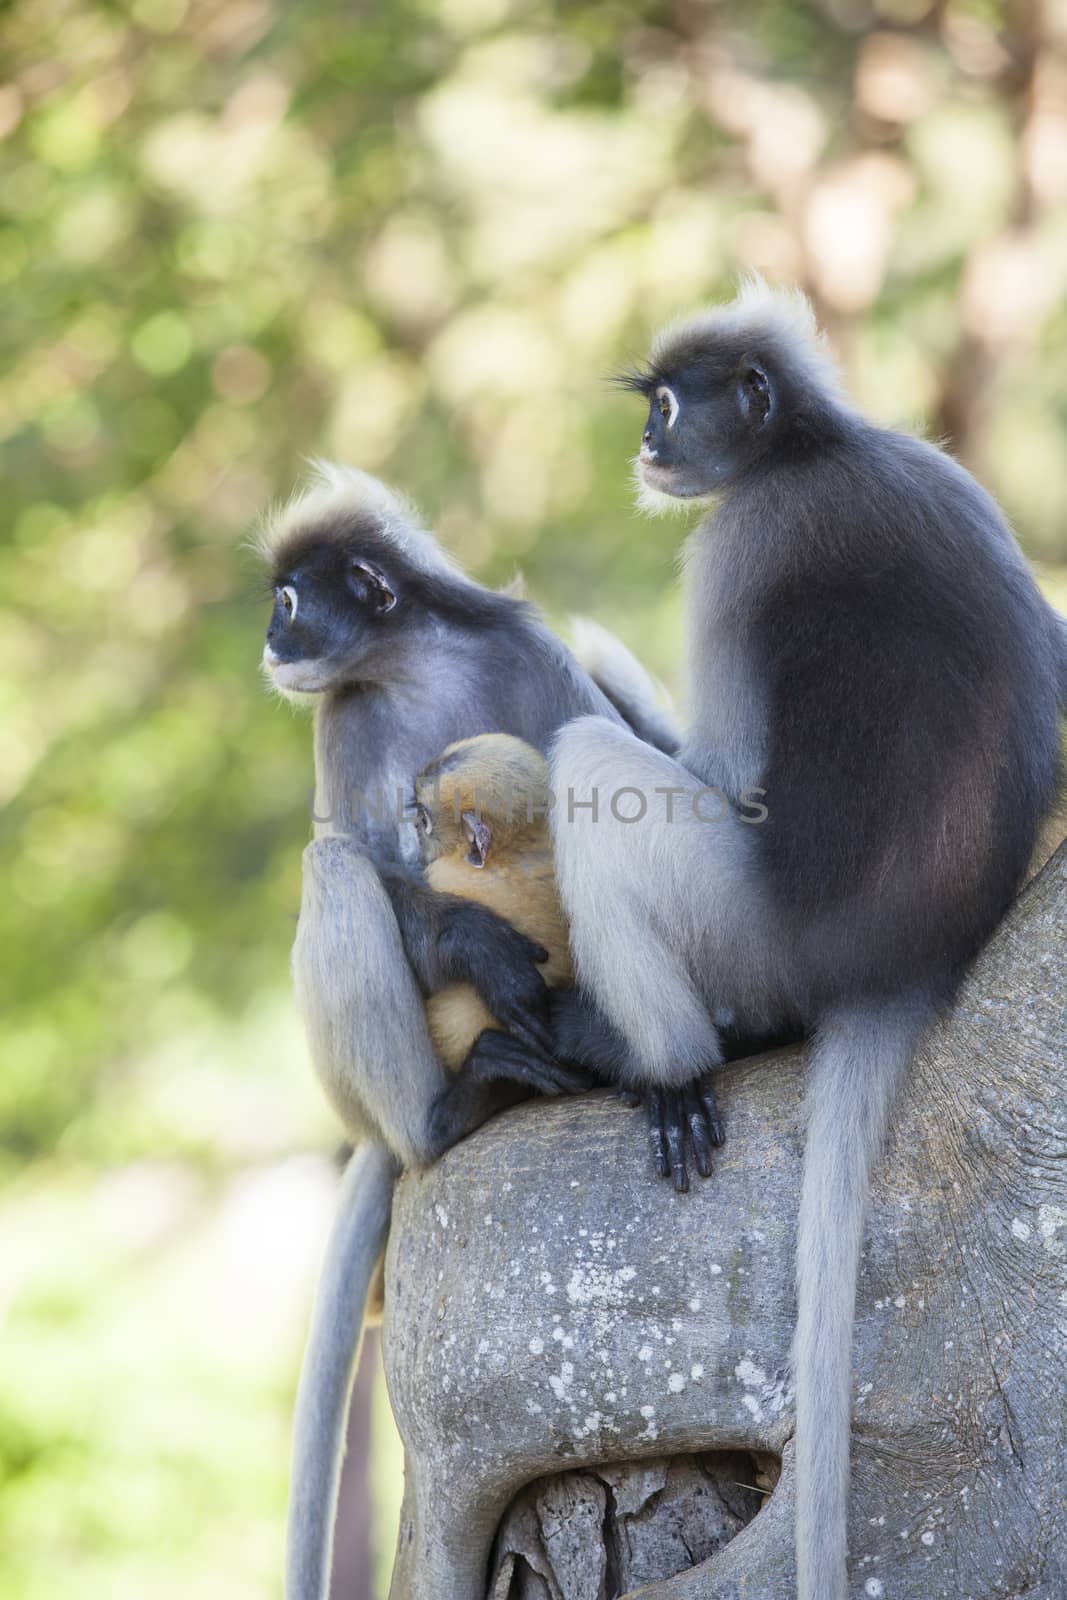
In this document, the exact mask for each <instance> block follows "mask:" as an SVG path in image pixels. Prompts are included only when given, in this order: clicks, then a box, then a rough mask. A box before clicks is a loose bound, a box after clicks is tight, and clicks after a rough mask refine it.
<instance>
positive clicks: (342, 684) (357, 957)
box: [261, 465, 674, 1600]
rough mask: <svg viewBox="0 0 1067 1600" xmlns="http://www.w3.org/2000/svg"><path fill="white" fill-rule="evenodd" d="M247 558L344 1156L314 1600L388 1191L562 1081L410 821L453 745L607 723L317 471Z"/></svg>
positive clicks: (306, 1378)
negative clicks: (302, 712)
mask: <svg viewBox="0 0 1067 1600" xmlns="http://www.w3.org/2000/svg"><path fill="white" fill-rule="evenodd" d="M261 544H262V552H263V555H264V556H265V558H266V559H267V561H268V563H269V565H270V569H271V583H272V589H273V595H274V608H273V614H272V616H271V620H270V626H269V628H268V632H267V638H266V643H265V646H264V651H263V663H264V669H265V671H266V673H267V675H268V677H269V679H270V681H271V683H272V684H273V685H274V686H275V687H276V688H277V689H279V690H280V691H281V692H282V693H283V694H285V695H288V696H291V697H300V698H303V697H314V704H315V707H316V715H315V777H316V790H315V813H314V815H315V838H314V840H313V842H312V843H311V844H310V845H309V846H308V847H307V849H306V851H305V853H304V863H303V896H302V903H301V910H300V920H299V925H298V929H297V937H296V944H295V947H294V951H293V972H294V979H295V985H296V991H297V998H298V1002H299V1005H300V1010H301V1012H302V1015H303V1019H304V1023H305V1027H306V1030H307V1034H308V1039H309V1044H310V1049H311V1056H312V1061H313V1063H314V1066H315V1068H316V1071H317V1072H318V1074H319V1076H320V1078H321V1080H322V1082H323V1085H324V1087H325V1089H326V1092H327V1094H328V1095H329V1097H330V1099H331V1101H332V1102H333V1104H334V1106H335V1108H336V1109H337V1111H338V1112H339V1114H340V1116H341V1118H342V1119H343V1121H344V1123H345V1126H346V1128H347V1129H348V1131H349V1133H350V1134H351V1135H352V1137H353V1138H354V1139H355V1140H356V1141H357V1145H358V1148H357V1150H356V1154H355V1155H354V1157H353V1159H352V1161H351V1163H350V1165H349V1168H348V1171H347V1172H346V1174H345V1178H344V1182H343V1185H342V1190H341V1196H340V1202H339V1209H338V1215H337V1221H336V1223H335V1226H334V1229H333V1231H332V1234H331V1237H330V1240H329V1243H328V1245H327V1248H326V1255H325V1261H324V1265H323V1269H322V1274H321V1279H320V1283H319V1287H318V1291H317V1295H316V1304H315V1310H314V1313H313V1317H312V1325H311V1331H310V1334H309V1339H308V1346H307V1351H306V1354H305V1357H304V1364H303V1369H302V1375H301V1381H300V1388H299V1393H298V1397H297V1407H296V1421H295V1430H294V1447H293V1469H292V1489H291V1496H290V1509H289V1526H288V1542H287V1557H286V1594H287V1596H288V1597H289V1600H325V1596H326V1595H327V1592H328V1587H329V1577H330V1553H331V1543H332V1534H333V1519H334V1508H335V1503H336V1496H337V1485H338V1477H339V1470H340V1460H341V1454H342V1447H343V1435H344V1423H345V1414H346V1409H347V1400H348V1393H349V1388H350V1384H351V1376H352V1371H353V1368H354V1363H355V1359H356V1355H357V1352H358V1345H359V1339H360V1334H361V1329H362V1322H363V1307H364V1304H365V1301H366V1296H367V1290H368V1287H369V1285H370V1282H371V1279H372V1275H373V1273H374V1269H375V1266H376V1263H377V1261H378V1259H379V1257H380V1254H381V1251H382V1248H383V1246H384V1242H385V1238H386V1234H387V1231H388V1223H389V1215H390V1210H391V1196H392V1189H393V1183H394V1180H395V1177H396V1175H397V1173H398V1171H399V1170H400V1169H401V1168H403V1167H409V1166H411V1167H417V1166H421V1165H424V1164H426V1163H428V1162H430V1161H432V1160H434V1159H435V1157H436V1156H438V1155H439V1154H440V1153H441V1152H442V1151H443V1150H445V1149H447V1148H448V1146H449V1145H451V1144H453V1143H454V1142H455V1141H456V1140H457V1139H459V1138H461V1137H462V1136H463V1135H464V1134H465V1133H467V1132H469V1131H470V1130H471V1129H472V1128H474V1127H476V1126H477V1125H478V1123H480V1122H481V1121H483V1120H484V1119H485V1118H486V1116H488V1115H489V1114H490V1113H491V1112H492V1111H493V1110H494V1109H496V1108H497V1107H498V1106H499V1105H501V1104H506V1103H508V1098H509V1091H508V1090H507V1089H506V1088H502V1087H501V1086H500V1085H498V1084H495V1083H490V1082H488V1081H486V1079H488V1078H492V1077H502V1078H507V1077H514V1076H515V1075H516V1074H517V1075H518V1076H520V1077H521V1078H522V1079H523V1081H524V1082H525V1083H526V1084H528V1085H529V1086H532V1087H534V1088H540V1089H542V1090H544V1091H546V1092H553V1091H554V1090H558V1089H560V1088H567V1087H574V1086H575V1084H576V1081H577V1080H576V1079H575V1076H574V1074H573V1072H569V1071H568V1070H567V1069H564V1070H563V1072H562V1075H561V1074H560V1071H559V1069H558V1068H557V1067H556V1066H555V1065H554V1064H553V1063H552V1062H551V1061H550V1060H546V1059H545V1057H546V1055H547V1054H548V1051H547V1050H546V1048H545V1047H546V1045H547V1044H548V1043H549V1031H548V1021H547V1015H546V1005H547V998H548V996H547V991H546V990H545V986H544V983H543V980H542V977H541V975H540V973H539V972H538V970H537V967H536V965H535V963H536V962H537V961H539V960H542V959H544V957H545V955H546V952H545V951H544V950H542V949H540V948H539V947H538V946H537V945H536V944H535V943H532V942H531V941H530V940H528V939H525V938H524V937H523V936H522V935H521V934H519V933H518V932H517V931H516V930H515V929H514V928H513V927H511V926H510V925H509V924H508V923H507V922H505V921H503V920H501V918H499V917H497V916H495V915H494V914H493V912H492V911H490V910H489V909H488V908H487V907H486V906H484V905H479V904H477V903H475V902H474V901H473V900H470V899H460V898H457V897H454V896H451V895H446V894H435V893H434V892H433V891H432V890H430V888H429V887H428V885H427V883H426V882H425V879H424V878H423V876H422V873H421V867H420V865H419V842H418V836H417V834H416V830H415V815H416V813H415V810H414V807H413V806H411V807H406V806H405V800H406V798H407V796H408V795H409V793H412V794H413V790H412V785H413V783H414V779H415V775H416V774H417V773H418V772H420V771H421V770H422V769H423V768H424V767H425V766H426V764H427V763H428V762H429V761H430V760H431V759H433V758H434V757H436V756H438V755H440V753H441V752H442V751H443V750H444V749H445V747H446V746H448V745H451V744H453V743H454V742H455V741H456V740H459V739H464V738H468V737H470V736H472V735H475V734H482V733H486V732H504V733H510V734H514V735H516V736H518V737H519V738H522V739H525V740H527V741H528V742H529V743H530V744H532V745H535V746H536V747H537V748H538V749H540V750H542V751H544V750H545V748H546V747H547V744H548V741H549V739H550V737H551V735H552V734H553V733H554V732H555V731H556V730H557V729H558V728H559V727H560V726H561V724H562V723H564V722H565V721H567V720H568V719H569V718H571V717H574V716H577V715H580V714H582V713H590V712H594V713H599V714H600V715H601V716H603V717H606V718H607V719H608V722H609V723H610V725H611V726H615V727H619V728H620V729H621V728H622V726H623V722H622V715H621V713H620V712H619V711H616V709H615V705H614V704H613V703H612V701H610V700H609V699H608V698H606V696H605V695H604V694H603V693H601V691H600V690H599V689H598V688H597V686H596V684H595V683H594V682H593V681H592V678H591V677H590V676H589V675H588V674H587V673H586V672H585V670H584V669H583V668H582V667H580V666H579V664H578V663H577V661H576V660H575V658H574V657H573V656H572V654H571V653H570V651H568V650H567V649H566V648H565V646H564V645H563V644H562V643H561V642H560V640H559V639H557V638H556V637H555V635H554V634H553V633H551V632H550V630H549V629H548V628H547V627H546V626H545V625H544V623H543V622H542V621H541V620H540V618H539V616H538V615H537V613H536V612H535V611H534V610H533V608H532V607H531V606H529V605H528V604H526V603H525V602H524V601H521V600H518V599H516V598H514V597H512V596H510V595H507V594H499V593H494V592H493V591H491V590H489V589H485V588H483V587H481V586H480V585H479V584H476V583H474V582H473V581H472V580H470V579H469V578H467V577H466V576H465V575H464V574H463V573H462V572H461V571H460V570H459V569H458V568H457V567H456V566H455V565H454V563H453V562H452V561H451V560H450V559H449V558H448V556H447V555H446V554H445V553H444V551H443V550H442V549H441V547H440V546H439V545H438V543H437V542H436V540H435V539H434V538H433V537H432V535H431V534H429V533H428V532H426V531H425V530H424V529H422V528H421V526H420V524H419V521H418V518H417V516H416V514H415V513H414V511H413V509H412V508H411V507H410V506H408V505H407V504H406V503H405V502H403V501H402V500H401V499H400V498H399V497H398V496H396V495H395V494H393V493H392V492H391V491H390V490H388V489H386V488H385V487H384V486H383V485H382V484H381V483H379V482H378V481H377V480H376V479H374V478H371V477H369V476H367V475H366V474H364V473H360V472H356V471H353V470H351V469H346V468H341V467H334V466H329V465H322V466H320V467H319V469H318V475H317V478H316V481H315V482H314V484H313V485H312V487H311V488H310V489H309V490H308V491H307V492H306V493H305V494H303V495H301V496H300V497H298V498H297V499H295V500H294V501H292V502H291V503H290V504H289V505H288V506H286V507H285V508H284V509H283V510H282V511H280V512H279V513H277V514H276V515H275V516H274V517H273V518H272V519H271V521H270V524H269V526H268V528H267V531H266V533H265V535H264V537H263V539H262V541H261ZM607 656H608V657H609V658H610V659H606V660H605V663H604V674H605V678H606V680H607V679H610V680H611V682H612V683H613V684H614V686H615V690H616V693H615V702H616V703H617V704H619V705H620V706H621V707H622V709H623V710H626V711H628V713H629V714H632V716H633V718H634V721H635V723H638V722H641V721H642V720H643V721H645V722H649V719H652V721H653V722H655V725H656V727H657V728H658V729H659V730H660V732H661V733H662V735H663V737H664V739H665V740H669V739H671V738H673V737H674V734H673V731H672V729H671V728H670V726H669V724H668V723H667V722H666V721H664V720H663V718H662V714H661V713H658V712H656V711H655V710H654V709H653V708H654V696H653V691H652V687H651V683H650V681H649V680H647V679H645V680H643V681H642V677H641V669H640V668H638V667H637V664H636V662H634V661H633V659H632V658H631V657H628V654H627V653H625V652H622V651H621V647H619V650H618V651H617V652H615V653H614V654H613V653H612V652H611V651H610V650H608V652H607ZM623 668H625V670H623ZM643 699H647V701H648V712H647V717H646V713H645V711H644V710H643V708H642V703H641V702H642V700H643ZM649 725H651V723H649ZM463 982H467V983H470V984H471V985H472V986H473V987H474V988H475V989H476V990H477V992H478V994H479V995H480V997H481V999H482V1000H483V1001H484V1003H485V1005H486V1008H487V1009H488V1011H489V1012H490V1013H491V1014H492V1016H493V1017H494V1018H496V1019H498V1020H499V1021H500V1022H501V1023H502V1024H503V1025H504V1026H505V1027H506V1028H507V1029H509V1030H510V1033H509V1034H502V1033H500V1032H496V1033H494V1034H493V1035H492V1037H491V1038H490V1037H489V1036H485V1037H486V1039H487V1048H486V1049H483V1050H482V1052H481V1060H480V1066H481V1068H482V1074H481V1076H479V1075H477V1074H476V1073H474V1072H463V1073H460V1074H459V1075H458V1076H456V1077H449V1076H448V1075H447V1074H446V1072H445V1070H444V1068H443V1066H442V1065H441V1063H440V1062H439V1060H438V1059H437V1057H436V1056H435V1054H434V1051H433V1048H432V1046H431V1042H430V1037H429V1034H428V1032H427V1025H426V1019H425V1013H424V1004H423V1000H424V996H428V995H430V994H433V993H435V992H436V991H438V990H441V989H444V988H447V987H448V986H449V985H452V984H455V983H463ZM493 1040H496V1041H498V1043H497V1044H496V1046H495V1047H494V1044H493ZM516 1040H522V1041H524V1042H525V1043H526V1044H527V1045H528V1046H529V1047H530V1061H529V1064H528V1065H524V1064H522V1063H521V1062H520V1063H518V1064H517V1066H516V1071H515V1073H512V1071H511V1068H510V1063H509V1060H508V1059H507V1050H506V1048H505V1047H506V1046H508V1045H513V1044H514V1043H515V1041H516ZM494 1049H495V1051H496V1055H495V1056H494ZM585 1081H586V1082H587V1081H588V1079H586V1080H585ZM511 1097H512V1098H513V1097H514V1096H513V1093H512V1096H511Z"/></svg>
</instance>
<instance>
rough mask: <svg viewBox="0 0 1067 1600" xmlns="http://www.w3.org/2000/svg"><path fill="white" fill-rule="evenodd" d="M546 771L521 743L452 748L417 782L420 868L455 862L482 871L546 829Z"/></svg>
mask: <svg viewBox="0 0 1067 1600" xmlns="http://www.w3.org/2000/svg"><path fill="white" fill-rule="evenodd" d="M547 795H548V768H547V766H546V765H545V762H544V759H543V757H542V756H541V755H539V754H538V752H537V751H536V750H534V749H533V747H532V746H531V745H528V744H526V743H525V742H524V741H523V740H522V739H515V738H513V737H512V736H511V735H510V734H503V733H490V734H481V735H479V736H477V737H476V738H473V739H463V740H460V741H459V743H458V744H454V745H449V747H448V749H447V750H445V751H444V753H443V754H442V755H440V756H438V757H437V758H436V760H434V761H431V762H430V764H429V765H428V766H427V767H426V768H425V769H424V770H423V771H422V772H420V774H419V776H418V778H417V779H416V780H415V802H416V813H415V827H416V830H417V832H418V836H419V847H420V850H421V852H422V859H423V861H424V862H425V863H426V864H427V865H429V863H430V862H431V861H435V860H437V859H438V858H439V857H441V856H454V857H456V858H457V859H460V860H463V861H465V862H466V863H467V865H468V866H471V867H484V866H485V865H486V863H487V862H488V861H489V859H490V857H491V854H492V852H493V850H494V845H495V847H496V849H497V851H498V852H499V850H500V849H502V848H503V847H504V846H505V844H507V843H508V841H512V840H514V839H516V838H518V837H519V836H520V835H522V834H525V833H526V832H527V831H528V830H529V829H530V827H531V826H538V825H539V826H541V827H544V826H545V822H544V818H545V816H546V813H547V809H548V801H547Z"/></svg>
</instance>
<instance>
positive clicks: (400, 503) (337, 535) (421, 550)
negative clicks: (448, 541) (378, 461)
mask: <svg viewBox="0 0 1067 1600" xmlns="http://www.w3.org/2000/svg"><path fill="white" fill-rule="evenodd" d="M311 468H312V476H311V481H310V483H309V484H308V485H307V487H306V488H304V489H300V490H298V491H297V492H296V493H295V494H294V495H293V496H292V498H291V499H289V500H288V501H286V502H285V503H284V504H283V505H281V506H275V507H273V508H272V509H271V510H270V511H268V513H267V515H266V517H265V519H264V522H263V526H262V528H261V529H260V531H259V533H258V534H257V536H256V538H255V541H254V542H255V547H256V549H257V550H258V552H259V554H260V556H261V557H262V558H263V560H264V561H265V562H266V563H267V564H268V565H269V566H271V567H275V568H277V567H283V566H284V565H285V564H286V553H287V551H288V550H289V549H290V548H292V547H293V546H294V545H298V544H300V543H301V542H302V541H303V540H305V539H306V538H307V536H308V535H309V534H311V533H314V534H316V535H318V536H319V537H321V538H323V539H336V540H338V542H343V541H344V540H345V539H347V538H348V537H349V536H350V534H351V531H352V523H353V520H354V519H356V518H359V519H360V520H363V521H366V520H370V521H372V522H373V523H374V526H375V532H376V533H377V534H378V536H379V537H380V538H382V539H383V540H385V542H386V543H387V544H390V545H392V546H393V547H394V548H395V549H396V551H397V553H398V554H399V555H400V556H401V557H403V558H404V559H405V560H406V561H407V562H408V563H409V564H410V565H411V566H413V567H415V568H417V569H418V570H420V571H422V572H427V573H431V574H433V573H436V574H439V575H441V576H443V577H445V576H447V577H448V578H450V579H453V580H458V581H459V582H466V581H469V580H467V579H466V577H465V575H464V574H463V572H462V571H461V569H460V568H459V567H458V566H457V565H456V564H455V562H454V561H453V560H452V558H451V557H450V556H449V555H448V554H447V553H446V552H445V551H444V550H442V548H441V546H440V545H439V544H438V543H437V540H436V539H435V538H434V537H433V535H432V534H431V533H429V532H427V530H426V529H425V528H424V527H423V525H422V518H421V517H420V515H419V512H418V510H417V509H416V507H415V506H414V504H413V503H412V502H411V501H410V500H408V499H407V497H406V496H405V495H402V494H400V493H399V492H398V491H397V490H396V489H391V488H390V487H389V486H388V484H385V483H383V482H382V481H381V479H380V478H375V477H374V476H373V475H372V474H371V473H369V472H362V471H360V469H359V468H358V467H347V466H341V465H339V464H338V463H336V462H333V461H323V460H321V459H320V458H317V457H316V458H315V459H313V460H312V462H311Z"/></svg>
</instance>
